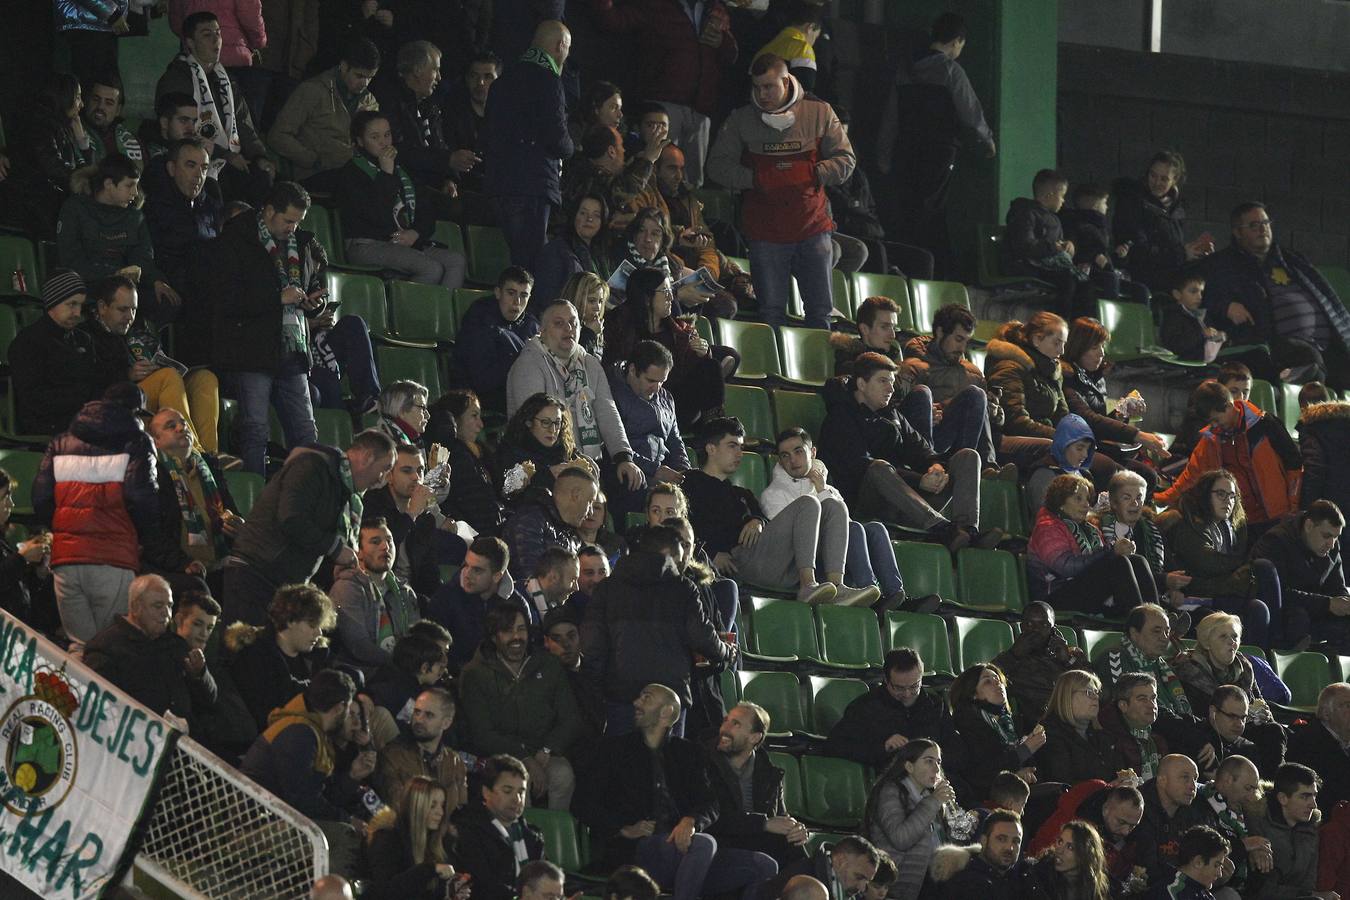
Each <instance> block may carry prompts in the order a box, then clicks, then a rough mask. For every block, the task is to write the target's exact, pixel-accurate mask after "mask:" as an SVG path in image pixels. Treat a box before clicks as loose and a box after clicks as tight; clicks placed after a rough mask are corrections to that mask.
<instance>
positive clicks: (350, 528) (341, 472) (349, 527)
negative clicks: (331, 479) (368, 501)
mask: <svg viewBox="0 0 1350 900" xmlns="http://www.w3.org/2000/svg"><path fill="white" fill-rule="evenodd" d="M338 477H339V478H341V479H342V486H343V487H345V488H346V489H347V495H348V496H347V509H346V510H345V511H344V512H345V516H346V518H345V521H344V522H343V525H344V530H345V532H346V534H345V535H344V537H345V538H346V543H347V546H348V547H351V548H352V552H353V553H355V552H356V551H357V550H358V549H359V548H360V546H361V519H362V517H363V516H364V515H365V511H366V505H365V503H364V502H363V501H362V500H361V495H360V493H358V492H357V490H356V482H355V481H353V480H352V464H351V460H349V459H347V456H346V454H343V456H342V458H341V460H340V461H339V463H338Z"/></svg>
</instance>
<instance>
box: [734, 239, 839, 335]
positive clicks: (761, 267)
mask: <svg viewBox="0 0 1350 900" xmlns="http://www.w3.org/2000/svg"><path fill="white" fill-rule="evenodd" d="M748 243H749V245H750V280H751V281H752V282H754V285H755V296H756V297H758V298H759V311H760V315H761V316H763V317H764V321H765V322H766V323H768V324H769V325H773V326H779V325H785V324H787V308H788V301H789V300H790V299H791V297H792V279H793V278H794V277H795V278H796V279H797V289H798V290H799V291H801V295H802V304H803V305H804V306H805V307H806V327H807V328H829V327H830V313H831V312H832V311H833V309H834V299H833V294H832V288H831V282H830V262H831V260H833V258H834V242H833V241H831V240H830V232H828V231H822V232H821V233H820V234H817V235H815V236H814V237H809V238H807V239H806V240H804V241H798V242H797V243H795V244H778V243H774V242H773V241H749V242H748Z"/></svg>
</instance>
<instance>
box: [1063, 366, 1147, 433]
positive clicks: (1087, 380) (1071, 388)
mask: <svg viewBox="0 0 1350 900" xmlns="http://www.w3.org/2000/svg"><path fill="white" fill-rule="evenodd" d="M1059 366H1060V369H1061V371H1062V374H1063V376H1064V399H1065V401H1066V402H1067V403H1068V404H1069V412H1071V413H1074V414H1076V415H1080V416H1082V417H1083V418H1084V419H1086V420H1087V423H1088V425H1089V426H1091V428H1092V434H1093V435H1094V436H1095V437H1096V438H1097V440H1099V441H1116V442H1118V443H1121V444H1129V443H1133V442H1134V439H1135V438H1136V437H1137V436H1138V435H1139V429H1138V428H1135V427H1134V426H1133V425H1131V424H1130V423H1129V422H1125V421H1122V420H1120V419H1117V418H1116V417H1115V416H1111V415H1108V414H1107V412H1106V375H1105V374H1104V373H1103V372H1098V373H1096V374H1095V375H1094V373H1092V372H1088V371H1087V370H1085V369H1084V368H1083V367H1082V366H1079V365H1075V364H1073V363H1071V362H1069V361H1068V360H1066V359H1062V360H1060V361H1059Z"/></svg>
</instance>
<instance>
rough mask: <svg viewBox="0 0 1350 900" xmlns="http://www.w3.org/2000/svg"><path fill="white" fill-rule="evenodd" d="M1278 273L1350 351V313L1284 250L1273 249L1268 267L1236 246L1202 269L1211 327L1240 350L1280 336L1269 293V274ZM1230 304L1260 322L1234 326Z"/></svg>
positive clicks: (1309, 267)
mask: <svg viewBox="0 0 1350 900" xmlns="http://www.w3.org/2000/svg"><path fill="white" fill-rule="evenodd" d="M1276 267H1283V268H1284V269H1285V270H1286V271H1287V272H1288V273H1289V276H1290V277H1291V278H1292V280H1293V281H1294V282H1296V283H1297V284H1298V285H1299V286H1300V287H1302V288H1303V290H1304V292H1306V293H1307V294H1308V296H1309V297H1311V298H1312V301H1313V303H1315V304H1316V305H1317V306H1318V307H1319V308H1320V309H1321V310H1322V312H1323V313H1325V314H1326V317H1327V319H1328V321H1329V322H1330V324H1331V334H1332V337H1333V338H1339V339H1340V341H1341V344H1342V346H1347V347H1350V312H1346V309H1345V307H1344V306H1343V305H1342V304H1341V302H1340V300H1338V299H1337V297H1336V291H1335V290H1333V289H1332V287H1331V285H1330V284H1328V283H1327V280H1326V279H1325V278H1323V277H1322V273H1321V272H1319V271H1317V269H1316V268H1314V267H1313V264H1312V263H1310V262H1308V260H1307V258H1306V257H1304V256H1303V255H1302V254H1300V253H1296V252H1295V251H1293V250H1289V249H1286V248H1284V247H1281V246H1280V245H1279V244H1272V245H1271V247H1270V252H1269V253H1267V254H1266V258H1265V261H1264V262H1262V261H1261V260H1258V259H1257V258H1256V257H1255V256H1253V255H1251V254H1250V253H1248V252H1247V251H1246V250H1243V249H1242V248H1241V247H1239V246H1237V245H1236V244H1229V245H1228V246H1227V247H1225V248H1223V249H1222V250H1220V251H1219V252H1218V253H1215V254H1214V255H1213V256H1211V257H1209V258H1208V259H1207V260H1205V262H1204V264H1203V265H1202V266H1201V269H1200V271H1201V273H1202V274H1203V275H1204V277H1205V309H1207V310H1209V315H1208V316H1207V317H1206V320H1205V321H1206V322H1207V323H1208V324H1209V325H1212V326H1213V327H1215V328H1218V329H1220V330H1221V331H1223V332H1225V333H1227V335H1228V337H1229V339H1230V340H1231V341H1232V342H1233V343H1234V344H1263V343H1267V342H1269V341H1270V340H1271V339H1272V338H1273V337H1274V336H1275V318H1274V316H1273V315H1272V313H1271V307H1270V296H1269V294H1267V292H1266V281H1267V279H1266V273H1267V272H1269V271H1270V270H1271V269H1273V268H1276ZM1230 303H1241V304H1242V305H1243V306H1245V307H1246V308H1247V312H1249V313H1251V315H1252V319H1254V320H1255V321H1253V322H1251V323H1245V324H1242V325H1236V324H1234V323H1233V321H1232V320H1231V319H1229V318H1228V305H1229V304H1230Z"/></svg>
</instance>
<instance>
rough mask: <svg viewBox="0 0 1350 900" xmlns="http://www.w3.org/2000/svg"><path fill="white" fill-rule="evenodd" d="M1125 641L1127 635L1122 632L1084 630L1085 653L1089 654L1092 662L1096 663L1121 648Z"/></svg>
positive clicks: (1083, 644)
mask: <svg viewBox="0 0 1350 900" xmlns="http://www.w3.org/2000/svg"><path fill="white" fill-rule="evenodd" d="M1124 640H1125V633H1124V632H1122V631H1098V630H1096V629H1093V628H1084V629H1083V643H1082V645H1081V646H1082V648H1083V652H1084V653H1086V654H1087V656H1088V660H1089V661H1090V662H1096V661H1097V660H1099V659H1101V657H1102V655H1103V654H1105V653H1107V652H1108V651H1110V650H1113V649H1115V648H1116V647H1119V646H1120V644H1121V642H1122V641H1124Z"/></svg>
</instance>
